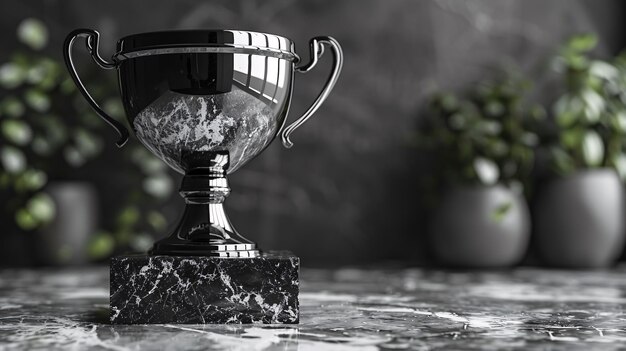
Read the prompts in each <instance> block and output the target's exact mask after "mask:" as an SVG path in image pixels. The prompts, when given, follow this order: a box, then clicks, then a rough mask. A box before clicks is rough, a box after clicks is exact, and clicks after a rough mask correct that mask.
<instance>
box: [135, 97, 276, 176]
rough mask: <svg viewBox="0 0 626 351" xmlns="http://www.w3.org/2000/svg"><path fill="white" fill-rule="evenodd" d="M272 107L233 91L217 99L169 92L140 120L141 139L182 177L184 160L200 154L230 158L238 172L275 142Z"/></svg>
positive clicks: (274, 119) (137, 123)
mask: <svg viewBox="0 0 626 351" xmlns="http://www.w3.org/2000/svg"><path fill="white" fill-rule="evenodd" d="M274 109H276V106H274V104H273V103H266V101H264V100H263V99H261V98H259V97H256V96H254V95H252V94H251V93H250V92H246V91H244V90H242V89H241V88H239V87H237V86H233V87H232V90H231V91H230V92H228V93H223V94H218V95H206V96H204V95H185V94H178V93H175V92H171V91H170V92H167V93H165V94H163V95H162V96H161V97H159V98H158V99H157V100H156V101H154V102H153V103H152V104H150V105H148V106H147V107H146V108H145V109H144V110H142V111H141V112H140V113H138V114H137V116H136V117H135V119H134V121H133V126H134V128H135V131H136V135H137V138H138V139H139V140H141V142H142V143H143V144H144V145H145V146H146V147H147V148H148V149H149V150H150V151H152V152H153V153H154V154H155V155H157V156H158V157H159V158H161V159H162V160H163V161H164V162H165V163H167V164H168V165H169V166H170V167H172V168H173V169H175V170H176V171H178V172H180V173H185V172H184V171H185V157H186V155H189V156H191V155H193V154H194V153H198V152H208V151H224V150H227V151H229V153H230V168H229V169H228V172H229V173H231V172H234V171H235V170H237V169H238V168H239V167H241V166H242V165H243V164H245V163H246V162H247V161H249V160H250V159H252V158H253V157H254V156H256V155H257V154H258V153H260V152H261V151H262V150H263V149H264V148H265V147H266V146H267V145H268V144H269V143H270V142H271V141H272V139H273V138H274V136H275V135H276V133H277V131H278V128H279V125H278V122H279V121H278V119H277V118H275V115H276V114H277V113H276V112H275V111H274Z"/></svg>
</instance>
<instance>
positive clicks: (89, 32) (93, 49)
mask: <svg viewBox="0 0 626 351" xmlns="http://www.w3.org/2000/svg"><path fill="white" fill-rule="evenodd" d="M76 38H85V39H86V43H87V50H89V53H90V54H91V57H92V58H93V60H94V62H95V63H96V64H97V65H98V66H100V67H102V68H104V69H114V68H117V62H108V61H105V60H104V59H103V58H102V57H101V56H100V54H99V53H98V39H99V38H100V33H98V32H96V31H95V30H93V29H76V30H74V31H72V32H71V33H70V34H68V36H67V37H66V38H65V42H64V43H63V59H64V60H65V65H66V66H67V70H68V71H69V72H70V76H72V80H74V83H75V84H76V87H78V90H79V91H80V92H81V94H83V97H85V100H87V102H88V103H89V105H91V107H92V108H93V109H94V110H95V111H96V113H97V114H98V115H99V116H100V118H102V119H103V120H104V121H105V122H107V123H108V124H109V125H110V126H111V127H113V129H115V131H116V132H117V134H119V139H118V140H117V142H116V145H117V147H122V146H124V144H126V142H127V141H128V129H126V127H124V125H123V124H122V123H120V122H118V121H116V120H115V119H113V118H112V117H111V116H109V115H107V114H106V113H105V112H104V111H103V110H102V109H101V108H100V106H98V103H96V101H95V100H94V99H93V98H92V97H91V95H90V94H89V92H88V91H87V89H85V86H84V85H83V82H81V80H80V78H79V77H78V73H76V68H75V67H74V61H73V60H72V46H73V45H74V41H75V40H76Z"/></svg>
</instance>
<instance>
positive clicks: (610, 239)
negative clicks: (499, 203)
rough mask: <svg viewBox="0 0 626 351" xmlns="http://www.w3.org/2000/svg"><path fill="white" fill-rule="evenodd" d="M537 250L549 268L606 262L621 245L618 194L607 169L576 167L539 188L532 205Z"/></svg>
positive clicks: (621, 198)
mask: <svg viewBox="0 0 626 351" xmlns="http://www.w3.org/2000/svg"><path fill="white" fill-rule="evenodd" d="M533 214H534V219H535V235H536V243H537V251H538V253H539V255H540V256H541V258H542V259H543V261H544V262H545V263H547V264H549V265H552V266H559V267H572V268H595V267H604V266H607V265H610V264H611V263H613V262H614V261H615V259H616V258H617V257H618V255H619V254H620V253H621V252H622V248H623V244H624V223H623V218H622V217H623V215H624V193H623V188H622V183H621V181H620V179H619V177H618V175H617V174H616V173H615V172H614V171H613V170H610V169H598V170H588V171H580V172H577V173H576V174H573V175H571V176H569V177H567V178H562V179H558V180H554V181H552V182H550V183H548V184H546V185H545V186H544V187H542V188H541V189H540V191H539V192H538V194H537V199H536V201H535V204H534V206H533Z"/></svg>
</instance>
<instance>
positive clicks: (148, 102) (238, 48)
mask: <svg viewBox="0 0 626 351" xmlns="http://www.w3.org/2000/svg"><path fill="white" fill-rule="evenodd" d="M78 38H85V43H86V46H87V50H88V51H89V53H90V54H91V57H92V58H93V60H94V61H95V62H96V64H98V65H99V66H100V67H102V68H104V69H116V70H117V72H118V78H119V88H120V93H121V98H122V102H123V105H124V109H125V112H126V116H127V120H128V123H129V124H130V126H131V128H132V130H133V132H134V134H135V136H136V137H137V139H138V140H139V141H140V142H141V143H142V144H144V145H145V147H146V148H148V149H149V150H150V151H151V152H152V153H153V154H155V155H156V156H157V157H159V158H160V159H161V160H163V162H165V163H166V164H168V165H169V166H170V167H171V168H172V169H174V170H176V171H177V172H179V173H181V174H184V178H183V181H182V185H181V188H180V193H181V195H182V196H183V198H184V199H185V202H186V208H185V211H184V214H183V217H182V219H181V220H180V222H179V224H178V226H177V228H176V229H175V230H174V232H173V233H172V234H171V235H170V236H169V237H167V238H165V239H162V240H160V241H158V242H157V243H155V244H154V247H153V248H152V250H151V252H150V254H152V255H173V256H185V255H194V256H218V257H257V256H259V250H258V248H257V246H256V244H255V243H253V242H252V241H250V240H248V239H246V238H245V237H243V236H242V235H240V234H239V233H238V232H237V231H236V230H235V229H234V228H233V226H232V224H231V223H230V221H229V219H228V217H227V216H226V213H225V212H224V208H223V206H222V203H223V201H224V199H225V198H226V197H227V196H228V194H229V193H230V188H229V186H228V182H227V179H226V175H227V174H229V173H232V172H234V171H236V170H237V169H239V168H240V167H242V166H243V165H245V164H246V163H247V162H248V161H250V160H251V159H253V158H254V157H256V156H257V155H258V154H259V153H261V152H262V151H263V150H264V149H265V148H266V147H267V146H268V145H269V144H270V143H271V142H272V140H274V138H275V137H276V136H277V135H278V134H279V133H280V134H281V138H282V142H283V145H284V146H285V147H287V148H289V147H291V146H292V143H291V141H290V134H291V133H292V132H293V131H294V130H295V129H297V128H298V127H299V126H300V125H302V124H303V123H304V122H305V121H306V120H307V119H309V118H310V117H311V115H312V114H313V113H314V112H315V111H316V110H317V109H318V108H319V106H320V105H321V104H322V103H323V102H324V100H325V99H326V98H327V97H328V95H329V93H330V91H331V90H332V88H333V86H334V85H335V83H336V81H337V78H338V76H339V73H340V71H341V67H342V63H343V54H342V51H341V47H340V46H339V44H338V43H337V41H336V40H335V39H333V38H331V37H315V38H313V39H311V41H310V56H311V58H310V61H309V62H308V63H306V64H303V65H300V58H299V56H298V55H297V54H296V53H295V47H294V44H293V42H292V41H291V40H289V39H287V38H284V37H281V36H277V35H273V34H265V33H256V32H248V31H238V30H193V31H192V30H184V31H167V32H152V33H143V34H136V35H130V36H127V37H124V38H122V39H120V40H119V41H118V43H117V52H116V53H115V54H114V55H113V56H112V58H111V59H110V60H105V59H103V58H102V57H101V56H100V54H99V49H98V43H99V34H98V32H96V31H94V30H91V29H77V30H75V31H73V32H71V33H70V34H69V35H68V36H67V39H66V40H65V43H64V58H65V63H66V65H67V68H68V70H69V72H70V75H71V76H72V79H73V80H74V82H75V84H76V86H77V87H78V89H79V90H80V92H81V94H82V95H83V96H84V98H85V99H86V100H87V102H88V103H89V104H90V105H91V107H92V108H93V109H94V110H95V111H96V112H97V113H98V115H99V116H100V117H101V118H102V119H103V120H104V121H105V122H107V123H108V124H110V125H111V126H112V127H113V128H114V129H115V130H116V131H117V133H118V134H119V140H118V142H117V145H118V146H119V147H122V146H123V145H124V144H125V143H126V141H127V140H128V130H127V129H126V127H125V126H124V125H123V124H122V123H120V122H119V121H117V120H115V119H113V118H111V117H110V116H108V115H107V114H106V113H105V112H104V111H103V110H102V109H101V108H100V107H99V105H98V104H97V102H96V101H95V100H94V99H93V98H92V97H91V95H90V94H89V92H88V91H87V90H86V88H85V86H84V85H83V83H82V82H81V80H80V78H79V76H78V73H77V71H76V68H75V66H74V62H73V57H72V47H73V44H74V43H75V42H76V40H77V39H78ZM325 47H326V48H329V49H330V51H331V52H332V53H333V67H332V71H331V73H330V76H329V78H328V81H327V82H326V85H325V86H324V88H323V89H322V91H321V93H320V94H319V96H318V97H317V99H316V100H315V101H314V103H313V104H312V105H311V106H310V108H309V109H308V110H307V111H306V112H305V113H304V114H303V115H302V116H301V117H300V118H298V119H297V120H296V121H295V122H293V123H292V124H291V125H289V126H286V125H285V121H286V117H287V113H288V111H289V106H290V101H291V94H292V91H293V81H294V74H295V72H303V73H304V72H308V71H309V70H311V69H312V68H313V67H314V66H315V65H316V64H317V62H318V59H319V58H320V57H321V56H322V55H323V53H324V48H325Z"/></svg>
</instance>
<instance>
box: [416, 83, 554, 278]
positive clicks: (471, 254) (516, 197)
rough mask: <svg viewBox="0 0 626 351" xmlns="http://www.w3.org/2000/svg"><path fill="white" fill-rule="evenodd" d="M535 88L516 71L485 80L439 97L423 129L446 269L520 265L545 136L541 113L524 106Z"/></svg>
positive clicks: (432, 234)
mask: <svg viewBox="0 0 626 351" xmlns="http://www.w3.org/2000/svg"><path fill="white" fill-rule="evenodd" d="M527 87H528V83H527V82H526V81H524V80H522V79H520V78H519V77H518V76H517V75H516V74H507V75H505V76H504V77H502V78H500V79H496V80H493V81H485V82H480V83H479V84H478V85H477V87H476V88H475V89H474V90H473V91H471V92H469V93H468V94H467V97H466V98H463V99H462V98H458V97H456V96H455V95H453V94H449V93H446V94H437V95H436V96H435V97H434V98H433V99H432V101H431V103H430V104H429V108H428V113H427V117H426V120H425V123H424V125H423V126H422V127H421V128H420V133H419V134H420V139H421V142H420V143H421V144H422V146H423V147H422V148H423V149H424V150H425V151H427V152H428V153H429V154H430V155H431V156H432V158H433V162H434V166H435V168H434V170H433V172H432V175H433V179H436V180H437V181H436V182H431V183H430V186H429V188H430V189H434V190H436V193H437V195H441V196H438V197H437V200H436V202H435V206H434V214H433V215H432V221H431V224H430V228H429V238H430V245H431V248H432V250H431V251H432V253H433V254H434V256H435V258H436V259H437V260H438V261H439V262H440V263H442V264H444V265H448V266H457V267H506V266H510V265H513V264H515V263H517V262H519V261H520V260H521V259H522V257H523V255H524V254H525V252H526V249H527V245H528V239H529V234H530V218H529V211H528V206H527V203H526V201H525V198H524V196H523V189H524V186H525V184H526V183H527V181H526V180H527V176H528V174H529V173H530V170H531V168H532V166H533V161H534V152H533V147H534V146H535V145H536V143H537V141H538V138H537V136H536V135H535V134H534V133H533V131H532V130H533V129H532V124H533V123H532V120H533V119H536V118H540V117H541V116H542V115H543V112H542V110H541V109H540V108H538V107H537V108H532V109H530V108H526V107H525V104H524V103H523V102H524V101H523V100H524V99H523V97H524V94H525V92H526V90H527Z"/></svg>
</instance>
